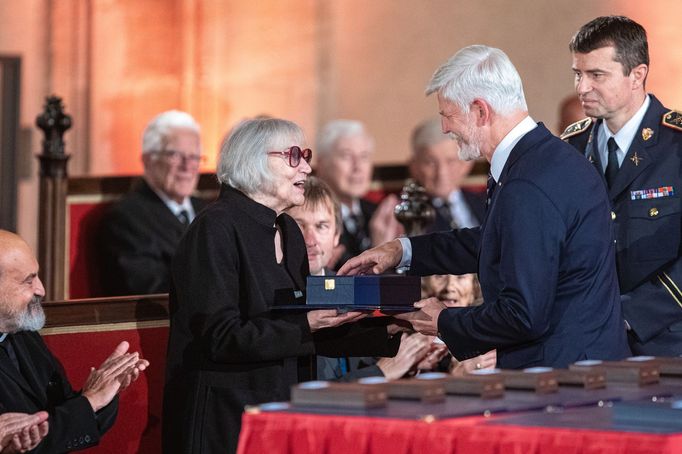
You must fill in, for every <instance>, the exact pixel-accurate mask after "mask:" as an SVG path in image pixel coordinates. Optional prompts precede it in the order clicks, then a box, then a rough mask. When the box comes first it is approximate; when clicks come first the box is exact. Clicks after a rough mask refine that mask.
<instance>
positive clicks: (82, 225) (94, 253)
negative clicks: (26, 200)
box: [66, 196, 115, 298]
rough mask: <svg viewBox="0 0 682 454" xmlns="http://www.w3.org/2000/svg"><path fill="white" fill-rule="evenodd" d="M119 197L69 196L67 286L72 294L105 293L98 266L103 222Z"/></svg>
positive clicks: (75, 295)
mask: <svg viewBox="0 0 682 454" xmlns="http://www.w3.org/2000/svg"><path fill="white" fill-rule="evenodd" d="M114 200H115V198H113V197H112V198H108V199H103V198H102V197H101V196H92V197H67V203H66V214H67V221H66V222H67V236H68V240H67V241H68V243H67V248H66V250H67V253H68V260H69V262H68V267H67V286H66V293H67V295H68V297H69V298H89V297H95V296H102V295H104V292H103V288H102V276H101V274H100V273H101V267H100V266H98V263H99V261H100V256H99V241H98V239H99V238H98V232H99V228H100V223H101V221H102V218H103V216H104V214H105V212H106V210H107V208H108V207H109V206H110V205H111V204H112V203H113V201H114Z"/></svg>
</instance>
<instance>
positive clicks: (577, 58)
mask: <svg viewBox="0 0 682 454" xmlns="http://www.w3.org/2000/svg"><path fill="white" fill-rule="evenodd" d="M570 49H571V52H572V53H573V71H574V72H575V85H576V91H577V93H578V96H579V98H580V101H581V102H582V106H583V109H584V110H585V113H586V114H587V115H589V116H590V117H592V118H586V119H584V120H581V121H578V122H576V123H574V124H572V125H570V126H569V127H568V128H567V129H566V131H565V132H564V134H563V135H562V138H563V139H564V140H566V141H567V142H569V143H570V144H572V145H573V146H575V147H576V148H577V149H578V150H580V151H581V152H582V153H584V154H585V156H586V157H587V158H588V160H589V161H590V162H591V163H592V164H593V165H594V167H595V168H596V169H597V170H598V172H599V175H602V176H603V183H604V184H605V186H606V187H607V188H608V194H609V199H610V202H611V207H612V208H611V209H612V214H611V216H612V218H613V221H614V225H615V232H616V240H617V245H616V253H617V256H616V257H617V265H618V277H619V281H620V291H621V301H622V304H623V314H624V316H625V320H626V321H627V322H628V326H629V330H628V340H629V341H630V346H631V348H632V351H633V352H634V353H636V354H640V355H659V356H678V355H680V354H682V293H681V292H680V289H681V288H682V258H681V257H680V246H681V242H680V240H681V237H682V228H681V226H682V208H681V206H680V195H679V193H678V191H680V190H681V189H682V165H681V163H682V113H680V112H676V111H671V110H670V109H666V108H665V107H663V105H662V104H661V103H660V102H659V101H658V100H657V99H656V98H655V97H654V96H653V95H649V94H647V93H646V91H645V82H646V77H647V75H648V72H649V49H648V45H647V38H646V31H645V30H644V28H643V27H642V26H641V25H639V24H637V23H636V22H634V21H632V20H631V19H628V18H627V17H622V16H609V17H599V18H597V19H594V20H593V21H591V22H589V23H587V24H586V25H584V26H583V27H582V28H581V29H580V30H579V31H578V33H577V34H576V35H575V36H574V37H573V39H572V40H571V43H570ZM593 118H594V119H596V121H595V120H593Z"/></svg>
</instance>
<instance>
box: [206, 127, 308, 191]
mask: <svg viewBox="0 0 682 454" xmlns="http://www.w3.org/2000/svg"><path fill="white" fill-rule="evenodd" d="M291 141H294V142H296V143H297V144H298V145H299V146H301V147H303V144H304V143H305V136H304V135H303V131H302V130H301V128H300V127H299V126H298V125H297V124H296V123H293V122H291V121H288V120H281V119H279V118H256V119H252V120H244V121H242V122H241V123H238V124H237V125H236V126H235V127H234V129H233V130H232V132H230V134H229V136H228V137H227V139H225V141H224V142H223V144H222V146H221V147H220V158H219V160H218V169H217V175H218V181H220V182H221V183H223V184H227V185H229V186H232V187H233V188H235V189H238V190H240V191H242V192H243V193H245V194H247V195H250V196H251V195H253V194H256V193H259V192H264V191H267V190H269V189H270V188H271V186H270V185H271V184H273V183H272V180H273V175H272V172H271V171H270V168H269V167H268V154H267V152H268V151H284V149H285V148H287V147H288V146H290V145H291Z"/></svg>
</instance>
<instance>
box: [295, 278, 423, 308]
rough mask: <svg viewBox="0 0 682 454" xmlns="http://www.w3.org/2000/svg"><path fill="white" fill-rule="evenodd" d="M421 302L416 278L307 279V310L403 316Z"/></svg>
mask: <svg viewBox="0 0 682 454" xmlns="http://www.w3.org/2000/svg"><path fill="white" fill-rule="evenodd" d="M420 299H421V279H420V278H419V277H418V276H401V275H387V274H384V275H376V276H308V283H307V302H306V306H307V307H308V308H310V309H313V308H314V309H332V308H336V309H342V310H344V309H347V310H380V311H391V312H407V311H411V310H414V307H413V304H414V303H415V302H416V301H419V300H420Z"/></svg>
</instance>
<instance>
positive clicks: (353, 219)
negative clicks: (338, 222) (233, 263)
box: [348, 212, 372, 252]
mask: <svg viewBox="0 0 682 454" xmlns="http://www.w3.org/2000/svg"><path fill="white" fill-rule="evenodd" d="M348 220H349V221H350V222H349V223H348V224H349V225H348V227H350V228H349V229H348V232H349V233H350V234H351V235H353V237H355V240H356V241H357V245H358V248H359V249H360V251H361V252H362V251H365V250H367V249H369V247H370V246H371V245H372V239H371V238H370V237H369V234H368V233H367V231H366V230H365V217H364V216H363V215H362V213H357V214H356V213H353V212H351V213H350V216H348Z"/></svg>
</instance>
